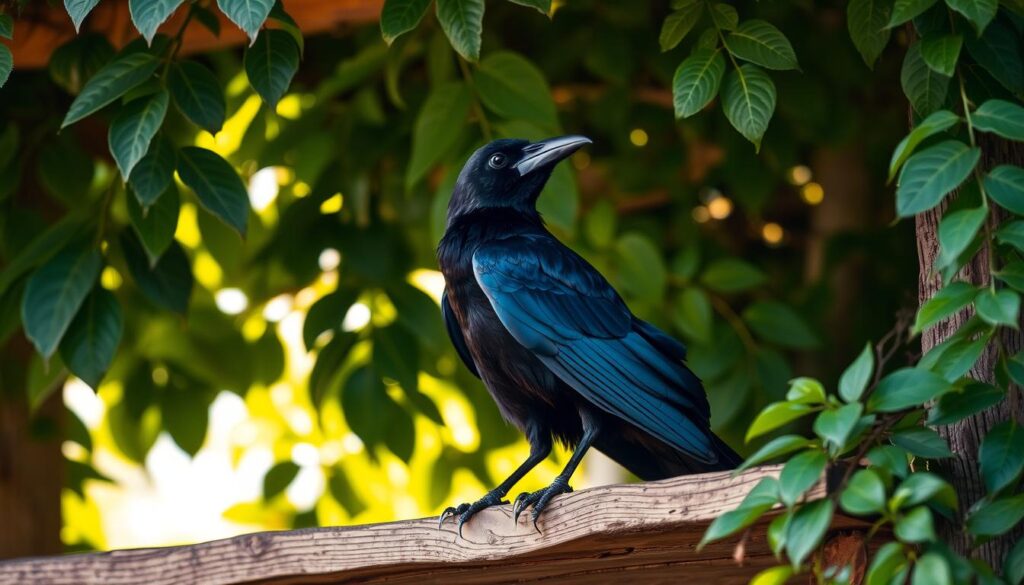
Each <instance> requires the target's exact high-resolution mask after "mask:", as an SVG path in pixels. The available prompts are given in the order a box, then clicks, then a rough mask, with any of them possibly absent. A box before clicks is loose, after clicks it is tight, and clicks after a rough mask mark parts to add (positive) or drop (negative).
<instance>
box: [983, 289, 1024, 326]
mask: <svg viewBox="0 0 1024 585" xmlns="http://www.w3.org/2000/svg"><path fill="white" fill-rule="evenodd" d="M974 307H975V308H976V309H977V310H978V315H979V316H980V317H981V318H982V319H984V320H985V322H987V323H989V324H992V325H1006V326H1008V327H1013V328H1014V329H1016V328H1017V326H1018V325H1017V321H1018V318H1019V316H1020V295H1019V294H1018V293H1017V292H1015V291H1012V290H1009V289H1005V288H1004V289H1000V290H998V291H996V292H992V291H990V290H983V291H981V292H980V293H978V297H977V298H976V299H974Z"/></svg>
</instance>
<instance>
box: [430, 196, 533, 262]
mask: <svg viewBox="0 0 1024 585" xmlns="http://www.w3.org/2000/svg"><path fill="white" fill-rule="evenodd" d="M546 232H547V230H546V229H545V228H544V221H543V220H542V219H541V216H540V213H538V212H537V211H536V210H535V209H531V210H528V211H522V210H518V209H514V208H511V207H482V208H478V209H475V210H472V211H469V212H468V213H464V214H461V215H458V216H456V217H454V218H451V219H450V221H449V222H448V228H447V229H446V230H445V232H444V237H443V238H441V242H440V244H438V247H437V260H438V264H439V265H440V267H441V272H443V273H445V276H446V277H447V276H450V275H454V274H455V273H461V272H463V271H465V270H470V271H471V270H472V264H473V254H474V253H475V252H476V250H477V249H478V248H479V247H480V246H481V245H482V244H486V243H488V242H493V241H495V240H500V239H504V238H507V237H510V236H514V235H521V234H524V233H546Z"/></svg>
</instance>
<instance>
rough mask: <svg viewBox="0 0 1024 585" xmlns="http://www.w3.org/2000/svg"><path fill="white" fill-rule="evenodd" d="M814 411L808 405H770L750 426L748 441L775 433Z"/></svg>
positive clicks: (780, 403) (785, 403)
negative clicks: (776, 430)
mask: <svg viewBox="0 0 1024 585" xmlns="http://www.w3.org/2000/svg"><path fill="white" fill-rule="evenodd" d="M813 411H814V409H812V408H811V407H810V406H809V405H807V404H794V403H792V402H775V403H773V404H769V405H768V406H766V407H765V409H764V410H762V411H761V413H760V414H758V415H757V418H755V419H754V422H753V423H751V424H750V429H748V430H747V441H748V442H749V441H750V439H753V438H754V437H758V436H761V435H763V434H765V433H767V432H770V431H773V430H775V429H777V428H779V427H781V426H782V425H784V424H786V423H788V422H790V421H793V420H796V419H798V418H800V417H801V416H804V415H806V414H810V413H811V412H813Z"/></svg>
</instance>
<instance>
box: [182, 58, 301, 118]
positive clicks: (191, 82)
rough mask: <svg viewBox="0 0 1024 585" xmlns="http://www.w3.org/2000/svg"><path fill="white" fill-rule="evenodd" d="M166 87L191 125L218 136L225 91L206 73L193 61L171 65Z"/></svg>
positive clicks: (223, 116)
mask: <svg viewBox="0 0 1024 585" xmlns="http://www.w3.org/2000/svg"><path fill="white" fill-rule="evenodd" d="M251 50H252V49H250V51H251ZM247 54H248V52H247ZM167 87H168V89H170V90H171V97H173V98H174V104H175V105H176V106H177V107H178V110H180V111H181V113H182V114H185V117H186V118H188V119H189V120H191V121H192V123H193V124H195V125H196V126H199V127H200V128H203V129H204V130H207V131H209V132H210V133H211V134H216V133H217V132H220V129H221V128H222V127H223V126H224V119H225V117H226V115H227V105H226V104H225V103H224V90H223V89H221V86H220V82H218V81H217V78H216V77H215V76H214V74H213V73H212V72H211V71H210V70H209V69H207V68H206V67H205V66H204V65H201V64H200V63H197V62H196V61H178V62H175V63H174V64H173V65H171V69H170V72H169V75H168V78H167ZM285 87H287V84H286V85H285Z"/></svg>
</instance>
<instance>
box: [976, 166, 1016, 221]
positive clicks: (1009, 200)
mask: <svg viewBox="0 0 1024 585" xmlns="http://www.w3.org/2000/svg"><path fill="white" fill-rule="evenodd" d="M984 183H985V191H986V192H987V193H988V195H989V197H991V198H992V199H993V200H995V202H996V203H998V204H999V206H1000V207H1002V208H1003V209H1005V210H1007V211H1011V212H1013V213H1016V214H1017V215H1024V169H1022V168H1020V167H1017V166H1013V165H999V166H997V167H996V168H994V169H992V170H991V171H989V173H988V174H987V175H985V181H984Z"/></svg>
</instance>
